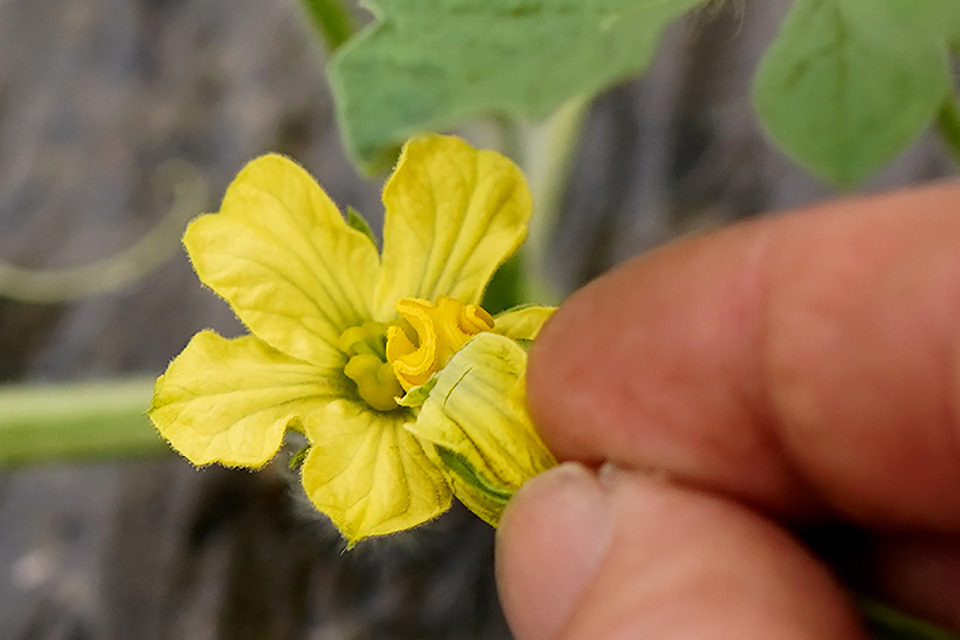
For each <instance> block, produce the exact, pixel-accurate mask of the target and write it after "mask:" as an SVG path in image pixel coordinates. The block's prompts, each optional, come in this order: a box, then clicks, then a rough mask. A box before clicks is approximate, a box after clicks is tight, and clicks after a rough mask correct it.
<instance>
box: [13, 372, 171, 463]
mask: <svg viewBox="0 0 960 640" xmlns="http://www.w3.org/2000/svg"><path fill="white" fill-rule="evenodd" d="M153 383H154V378H152V377H151V378H128V379H123V380H112V381H102V382H88V383H79V384H56V385H54V384H50V385H41V384H33V385H5V386H0V466H14V465H22V464H34V463H39V462H52V461H68V460H83V459H86V460H90V459H97V458H99V459H105V458H121V457H131V456H142V455H159V454H162V453H165V452H169V451H170V448H169V447H168V446H167V445H166V443H164V442H163V440H162V439H161V438H160V436H159V435H158V434H157V432H156V430H155V429H154V428H153V427H152V426H151V425H150V422H149V420H148V419H147V418H146V416H145V413H146V411H147V409H148V408H149V406H150V397H151V396H152V394H153Z"/></svg>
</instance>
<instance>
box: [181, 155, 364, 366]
mask: <svg viewBox="0 0 960 640" xmlns="http://www.w3.org/2000/svg"><path fill="white" fill-rule="evenodd" d="M183 242H184V244H185V245H186V247H187V251H188V252H189V253H190V258H191V260H192V261H193V266H194V269H196V271H197V275H198V276H199V277H200V279H201V280H202V281H203V282H204V283H205V284H207V285H208V286H210V287H211V288H212V289H213V290H214V291H216V292H217V293H218V294H219V295H220V296H222V297H223V298H224V299H226V300H227V302H229V303H230V306H231V307H232V308H233V310H234V312H235V313H236V314H237V316H238V317H239V318H240V319H241V320H242V321H243V322H244V324H246V325H247V327H249V328H250V330H251V331H252V332H253V333H254V334H255V335H256V336H257V337H259V338H261V339H262V340H263V341H265V342H267V343H268V344H270V345H271V346H272V347H274V348H276V349H279V350H280V351H283V352H284V353H286V354H288V355H291V356H293V357H295V358H298V359H300V360H304V361H306V362H310V363H312V364H316V365H318V366H327V365H329V364H330V362H331V360H332V359H336V358H339V357H340V352H339V350H338V349H337V347H336V343H337V339H338V338H339V337H340V334H341V333H342V332H343V331H344V330H346V329H348V328H349V327H352V326H355V325H359V324H361V323H362V322H363V321H365V320H369V319H370V317H371V310H370V301H371V300H372V296H373V289H374V286H375V283H376V281H377V278H378V276H379V257H378V256H377V250H376V247H375V246H374V245H373V243H372V242H371V241H370V238H368V237H367V236H366V235H364V234H363V233H362V232H360V231H357V230H356V229H353V228H351V227H350V226H348V225H347V223H346V221H345V220H344V219H343V216H342V215H341V214H340V212H339V211H338V210H337V207H336V205H334V204H333V202H332V201H331V200H330V198H329V197H328V196H327V194H326V193H324V191H323V189H321V188H320V185H318V184H317V183H316V181H314V180H313V178H311V177H310V175H309V174H308V173H307V172H306V171H304V170H303V169H302V168H301V167H300V166H299V165H297V164H296V163H294V162H293V161H291V160H288V159H287V158H284V157H282V156H277V155H267V156H263V157H261V158H257V159H256V160H254V161H252V162H251V163H250V164H248V165H247V166H246V167H245V168H244V169H243V171H241V172H240V174H239V175H238V176H237V177H236V179H235V180H234V181H233V183H232V184H231V185H230V187H229V188H228V189H227V193H226V195H225V196H224V199H223V205H222V207H221V209H220V213H215V214H209V215H205V216H201V217H200V218H198V219H196V220H195V221H194V222H193V223H191V224H190V226H189V228H188V229H187V232H186V235H185V236H184V239H183Z"/></svg>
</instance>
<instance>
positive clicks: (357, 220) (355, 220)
mask: <svg viewBox="0 0 960 640" xmlns="http://www.w3.org/2000/svg"><path fill="white" fill-rule="evenodd" d="M347 225H348V226H349V227H350V228H351V229H356V230H357V231H359V232H360V233H362V234H363V235H365V236H367V237H368V238H370V242H372V243H373V244H375V245H376V244H377V237H376V236H375V235H373V229H371V228H370V223H369V222H367V219H366V218H364V217H363V215H362V214H361V213H360V212H359V211H357V210H356V209H354V208H353V207H352V206H348V207H347Z"/></svg>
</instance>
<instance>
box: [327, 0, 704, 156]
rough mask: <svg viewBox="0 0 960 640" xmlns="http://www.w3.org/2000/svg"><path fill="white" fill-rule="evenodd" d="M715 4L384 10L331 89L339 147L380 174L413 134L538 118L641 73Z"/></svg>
mask: <svg viewBox="0 0 960 640" xmlns="http://www.w3.org/2000/svg"><path fill="white" fill-rule="evenodd" d="M707 1H708V0H378V2H376V4H374V3H373V2H370V3H369V4H370V8H371V10H372V11H373V12H374V13H375V14H376V16H377V21H376V22H375V23H374V24H372V25H371V26H369V27H368V28H366V29H364V30H363V31H362V32H361V33H360V34H358V35H357V36H356V37H355V38H353V39H352V40H351V41H350V42H348V43H347V44H346V45H344V46H343V47H342V48H341V49H340V50H339V51H338V52H337V54H336V56H335V58H334V60H333V63H332V67H331V81H332V84H333V87H334V94H335V97H336V101H337V109H338V112H339V116H340V118H339V119H340V126H341V129H342V133H343V137H344V140H345V141H346V145H347V147H348V149H349V150H350V152H351V154H352V155H353V156H354V158H356V159H357V160H359V161H360V162H361V163H362V164H364V165H366V167H367V168H368V169H374V168H380V167H382V166H383V165H384V164H385V163H386V162H389V161H390V160H391V159H392V158H393V157H394V156H393V153H394V151H395V149H396V147H397V145H398V144H399V143H400V142H402V141H403V140H405V139H407V138H408V137H410V136H411V135H412V134H414V133H418V132H421V131H424V130H442V129H445V128H448V127H451V126H453V125H455V124H458V123H460V122H463V121H464V120H468V119H472V118H476V117H479V116H484V115H490V114H504V115H510V116H521V117H529V118H542V117H545V116H546V115H548V114H549V113H550V112H551V111H553V110H554V109H556V108H557V107H558V106H559V105H560V104H561V103H563V102H565V101H567V100H568V99H570V98H572V97H575V96H578V95H592V94H594V93H596V92H598V91H600V90H602V89H604V88H606V87H608V86H610V85H611V84H613V83H615V82H618V81H620V80H623V79H625V78H629V77H631V76H635V75H638V74H640V73H642V72H643V71H644V70H645V69H646V67H647V65H648V64H649V62H650V59H651V58H652V56H653V53H654V51H655V49H656V46H657V43H658V41H659V39H660V35H661V34H662V32H663V30H664V29H665V28H666V27H667V25H669V24H670V23H671V22H672V21H673V20H675V19H676V18H678V17H680V16H681V15H683V14H684V13H685V12H687V11H688V10H690V9H691V8H693V7H696V6H698V5H701V4H704V3H706V2H707Z"/></svg>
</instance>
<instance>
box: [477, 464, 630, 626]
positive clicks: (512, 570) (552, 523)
mask: <svg viewBox="0 0 960 640" xmlns="http://www.w3.org/2000/svg"><path fill="white" fill-rule="evenodd" d="M611 530H612V522H611V513H610V509H609V499H608V497H607V496H606V494H605V493H604V491H603V489H602V487H601V486H600V484H599V483H598V481H597V478H596V476H595V475H594V474H593V473H592V472H591V471H590V470H589V469H587V468H586V467H584V466H583V465H580V464H577V463H572V462H568V463H564V464H561V465H560V466H558V467H556V468H554V469H552V470H550V471H547V472H546V473H543V474H541V475H539V476H537V477H536V478H534V479H533V480H531V481H530V482H528V483H527V484H525V485H524V486H523V487H522V488H521V489H520V491H518V492H517V494H516V495H515V496H514V498H513V500H511V502H510V504H509V505H508V507H507V509H506V511H505V512H504V514H503V518H502V519H501V522H500V526H499V528H498V529H497V545H496V546H497V554H496V558H497V583H498V587H499V590H500V597H501V600H502V602H503V607H504V612H505V614H506V616H507V620H508V621H509V622H510V626H511V628H512V629H513V631H514V634H515V635H516V637H517V638H518V639H519V640H548V639H550V638H554V637H556V635H557V633H559V631H560V629H561V628H562V627H563V625H564V624H565V623H566V621H567V618H568V617H569V615H570V611H571V610H572V608H573V606H574V603H575V602H576V600H577V599H578V598H579V596H580V593H581V591H582V590H583V588H584V586H585V585H586V584H587V583H588V582H589V581H590V579H591V578H592V577H593V574H594V572H595V571H596V567H597V566H598V565H599V563H600V559H601V558H602V557H603V555H604V553H605V552H606V549H607V547H608V545H609V541H610V531H611Z"/></svg>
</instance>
